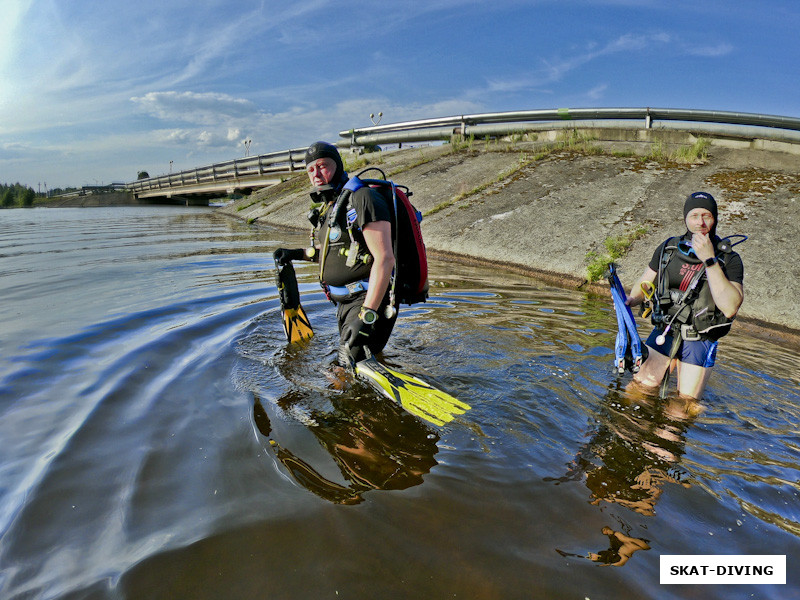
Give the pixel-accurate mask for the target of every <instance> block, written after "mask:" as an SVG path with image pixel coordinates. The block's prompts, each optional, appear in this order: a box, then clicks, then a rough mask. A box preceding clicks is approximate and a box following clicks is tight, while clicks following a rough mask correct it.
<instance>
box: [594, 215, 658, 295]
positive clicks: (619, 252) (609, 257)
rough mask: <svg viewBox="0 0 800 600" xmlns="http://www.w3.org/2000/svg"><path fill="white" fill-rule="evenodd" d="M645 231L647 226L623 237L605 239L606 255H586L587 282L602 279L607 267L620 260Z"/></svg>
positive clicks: (640, 227) (642, 226)
mask: <svg viewBox="0 0 800 600" xmlns="http://www.w3.org/2000/svg"><path fill="white" fill-rule="evenodd" d="M647 231H648V228H647V226H645V225H639V226H638V227H636V229H634V230H633V231H630V232H628V233H625V234H623V235H616V236H611V237H607V238H606V239H605V241H604V242H603V244H604V245H605V247H606V254H602V255H601V254H598V253H597V252H589V253H587V254H586V259H587V260H588V261H589V266H587V267H586V274H587V278H588V279H589V281H590V282H594V281H598V280H600V279H602V278H603V277H604V276H605V273H606V271H607V270H608V265H609V264H611V263H612V262H614V261H615V260H617V259H619V258H622V257H623V256H624V255H625V253H626V252H627V251H628V249H629V248H630V247H631V244H633V242H635V241H636V240H638V239H640V238H641V237H643V236H644V235H645V234H646V233H647Z"/></svg>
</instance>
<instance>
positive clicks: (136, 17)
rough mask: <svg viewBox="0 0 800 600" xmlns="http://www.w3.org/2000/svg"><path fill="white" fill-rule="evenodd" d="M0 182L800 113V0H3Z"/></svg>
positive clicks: (122, 177) (128, 174)
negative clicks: (635, 114) (469, 116)
mask: <svg viewBox="0 0 800 600" xmlns="http://www.w3.org/2000/svg"><path fill="white" fill-rule="evenodd" d="M0 15H2V18H0V182H4V183H14V182H20V183H23V184H26V185H30V186H32V187H34V188H37V186H39V185H41V186H42V189H43V187H44V184H46V185H47V187H48V188H53V187H66V186H80V185H86V184H89V185H94V184H97V183H111V182H129V181H133V180H134V179H135V178H136V174H137V172H138V171H140V170H146V171H148V172H149V173H150V174H151V175H160V174H164V173H167V172H169V168H170V161H173V169H174V170H175V171H178V170H182V169H189V168H194V167H198V166H203V165H207V164H211V163H213V162H218V161H225V160H230V159H232V158H237V157H240V156H244V153H245V148H244V144H243V141H244V140H245V139H251V140H252V144H251V146H250V154H251V155H254V154H262V153H266V152H272V151H276V150H285V149H288V148H296V147H301V146H305V145H308V144H309V143H311V142H313V141H315V140H317V139H327V140H331V141H336V140H338V139H339V138H338V135H337V134H338V132H339V131H341V130H346V129H350V128H352V127H362V126H366V125H369V124H370V118H369V115H370V113H376V114H377V113H378V112H383V115H384V116H383V121H382V123H390V122H397V121H404V120H408V119H417V118H429V117H443V116H449V115H456V114H463V113H475V112H495V111H505V110H528V109H550V108H563V107H569V108H584V107H645V106H653V107H660V108H695V109H708V110H731V111H740V112H753V113H764V114H775V115H783V116H792V117H800V76H799V75H800V73H798V71H799V70H800V69H798V65H800V34H799V33H798V32H800V3H798V2H797V1H796V0H782V1H779V0H763V1H759V2H743V1H732V0H727V1H723V0H704V1H702V2H698V1H696V0H691V1H684V0H572V1H571V0H560V1H550V0H528V1H514V0H420V1H412V0H383V1H381V2H378V1H373V2H368V1H348V0H340V1H322V0H307V1H305V2H286V1H281V2H278V1H276V0H262V1H259V0H239V1H238V2H231V1H217V0H199V1H198V0H191V1H189V0H160V1H158V2H156V1H153V0H137V1H135V2H132V1H131V0H105V1H102V2H100V1H89V0H69V1H68V2H67V1H62V0H0Z"/></svg>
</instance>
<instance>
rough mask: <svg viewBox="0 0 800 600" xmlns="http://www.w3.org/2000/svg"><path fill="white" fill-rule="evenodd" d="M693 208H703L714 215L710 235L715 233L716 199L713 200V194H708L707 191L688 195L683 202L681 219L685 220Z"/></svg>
mask: <svg viewBox="0 0 800 600" xmlns="http://www.w3.org/2000/svg"><path fill="white" fill-rule="evenodd" d="M695 208H705V209H706V210H707V211H708V212H710V213H711V214H712V215H713V217H714V226H713V227H712V228H711V235H712V236H713V235H716V233H717V201H716V200H714V196H712V195H711V194H709V193H708V192H695V193H694V194H691V195H689V197H688V198H686V202H684V203H683V220H684V222H685V221H686V217H687V216H688V215H689V213H690V212H691V211H693V210H694V209H695Z"/></svg>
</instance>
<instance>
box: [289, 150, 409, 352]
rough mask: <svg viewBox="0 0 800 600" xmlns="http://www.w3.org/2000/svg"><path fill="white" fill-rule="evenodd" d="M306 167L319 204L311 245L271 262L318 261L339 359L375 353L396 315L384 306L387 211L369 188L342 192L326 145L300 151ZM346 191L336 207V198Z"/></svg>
mask: <svg viewBox="0 0 800 600" xmlns="http://www.w3.org/2000/svg"><path fill="white" fill-rule="evenodd" d="M305 162H306V171H307V173H308V178H309V180H310V181H311V184H312V185H313V186H314V189H313V190H312V192H311V196H312V199H314V200H315V201H316V202H319V203H321V206H320V207H319V209H317V210H316V211H312V215H313V217H312V223H313V224H314V227H315V229H314V245H315V248H314V249H310V250H309V251H304V250H285V249H281V250H279V251H278V252H276V255H275V256H276V260H287V261H288V260H293V259H305V260H309V259H310V260H315V261H318V262H320V283H321V284H322V286H323V288H324V289H325V291H326V293H327V295H328V297H329V298H330V299H331V300H332V301H333V302H334V303H335V304H336V305H337V311H336V316H337V320H338V324H339V334H340V337H341V345H340V350H339V362H340V363H342V364H343V365H347V364H352V363H353V362H357V361H359V360H362V359H363V358H365V356H366V352H365V348H367V349H369V352H370V353H371V354H377V353H379V352H380V351H381V350H382V349H383V348H384V346H385V345H386V343H387V342H388V340H389V336H390V335H391V333H392V329H393V328H394V323H395V321H396V319H397V306H390V302H389V293H388V290H389V283H390V279H391V276H392V270H393V269H394V266H395V259H394V252H393V248H392V223H391V218H392V216H391V212H390V209H389V206H388V205H387V203H386V200H385V199H384V197H383V196H382V195H381V194H380V193H379V192H377V191H376V190H374V189H372V188H370V187H369V186H363V187H360V188H358V189H356V190H355V191H352V192H350V191H348V190H347V189H346V184H347V182H348V175H347V173H346V172H345V170H344V166H343V163H342V158H341V156H340V155H339V151H338V150H337V148H336V147H335V146H333V145H332V144H328V143H326V142H315V143H314V144H312V145H311V146H310V147H309V148H308V150H307V151H306V156H305ZM344 194H347V204H346V205H344V206H343V207H342V210H338V211H337V210H335V209H336V208H337V207H339V204H338V203H337V200H341V199H342V198H343V196H344Z"/></svg>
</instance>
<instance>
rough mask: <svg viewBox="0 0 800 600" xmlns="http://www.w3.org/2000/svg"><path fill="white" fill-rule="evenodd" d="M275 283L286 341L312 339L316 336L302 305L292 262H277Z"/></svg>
mask: <svg viewBox="0 0 800 600" xmlns="http://www.w3.org/2000/svg"><path fill="white" fill-rule="evenodd" d="M275 281H276V283H277V286H278V292H279V293H280V298H281V316H282V317H283V330H284V331H285V332H286V339H287V340H288V341H289V342H290V343H293V342H299V341H300V340H305V339H310V338H311V337H312V336H313V335H314V330H313V329H312V328H311V322H310V321H309V320H308V317H307V316H306V311H305V310H303V307H302V306H301V305H300V290H299V289H298V288H297V276H296V275H295V272H294V267H293V266H292V263H291V262H290V261H287V262H285V263H283V264H280V263H279V262H278V261H277V260H276V261H275Z"/></svg>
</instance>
